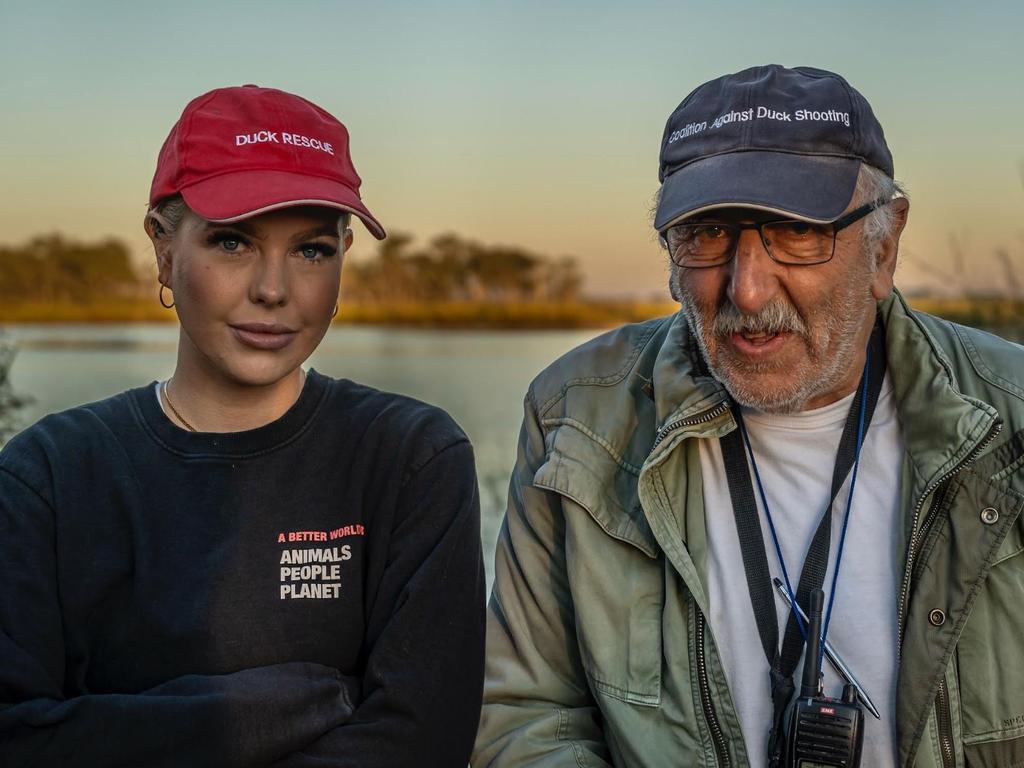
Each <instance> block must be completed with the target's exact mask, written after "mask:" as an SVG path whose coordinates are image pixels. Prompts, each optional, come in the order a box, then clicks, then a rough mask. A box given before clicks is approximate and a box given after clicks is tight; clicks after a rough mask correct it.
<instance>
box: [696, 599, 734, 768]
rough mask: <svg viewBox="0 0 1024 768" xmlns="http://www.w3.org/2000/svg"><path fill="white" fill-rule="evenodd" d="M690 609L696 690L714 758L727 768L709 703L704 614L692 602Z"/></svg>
mask: <svg viewBox="0 0 1024 768" xmlns="http://www.w3.org/2000/svg"><path fill="white" fill-rule="evenodd" d="M690 605H691V606H692V608H693V609H694V610H695V611H696V612H697V617H696V635H697V637H696V648H695V650H696V656H697V688H698V690H699V691H700V705H701V709H702V710H703V711H704V720H705V721H706V722H707V724H708V730H710V731H711V741H712V742H713V743H714V745H715V758H716V760H717V765H720V766H722V767H723V768H729V766H731V765H732V761H731V759H730V758H729V747H728V744H726V741H725V734H724V733H723V732H722V726H721V724H720V723H719V722H718V716H717V715H716V714H715V708H714V706H713V705H712V703H711V684H710V682H709V681H708V667H707V661H706V660H705V658H704V625H705V619H704V614H703V613H701V610H700V608H698V607H697V604H696V603H694V602H693V601H691V602H690Z"/></svg>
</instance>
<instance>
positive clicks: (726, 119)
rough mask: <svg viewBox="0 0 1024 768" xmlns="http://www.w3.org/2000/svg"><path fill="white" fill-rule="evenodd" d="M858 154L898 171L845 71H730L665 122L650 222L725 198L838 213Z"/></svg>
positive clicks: (829, 215) (661, 226) (720, 204)
mask: <svg viewBox="0 0 1024 768" xmlns="http://www.w3.org/2000/svg"><path fill="white" fill-rule="evenodd" d="M861 163H867V164H868V165H873V166H875V167H876V168H879V169H881V170H882V171H884V172H885V173H886V174H887V175H888V176H890V177H892V176H893V166H892V154H891V153H890V152H889V147H888V146H886V143H885V135H884V134H883V132H882V126H881V125H879V123H878V120H877V119H876V118H875V115H874V113H873V112H872V111H871V107H870V105H868V102H867V100H866V99H865V98H864V97H863V96H861V95H860V94H859V93H858V92H857V91H856V90H854V89H853V87H851V86H850V84H849V83H847V82H846V80H844V79H843V78H842V77H840V76H839V75H837V74H835V73H833V72H826V71H825V70H823V69H813V68H811V67H796V68H795V69H787V68H786V67H782V66H779V65H778V64H769V65H768V66H764V67H752V68H750V69H745V70H743V71H742V72H736V73H735V74H731V75H725V76H724V77H720V78H718V79H716V80H711V81H710V82H707V83H704V85H701V86H700V87H698V88H697V89H696V90H694V91H693V92H692V93H691V94H690V95H689V96H687V97H686V98H685V99H684V100H683V102H682V103H681V104H680V105H679V106H678V107H676V110H675V112H673V113H672V115H671V116H670V117H669V119H668V123H667V124H666V125H665V135H664V136H663V137H662V141H661V161H660V167H659V169H658V180H659V181H661V183H662V188H661V198H660V200H659V202H658V210H657V213H656V214H655V217H654V227H655V229H657V230H658V231H659V232H662V231H664V230H665V229H667V228H668V227H669V226H671V225H672V224H675V223H677V222H679V221H681V220H682V219H685V218H687V217H689V216H693V215H695V214H697V213H701V212H702V211H706V210H710V209H714V208H725V207H743V208H758V209H761V210H766V211H771V212H773V213H779V214H782V215H785V216H794V217H796V218H800V219H806V220H808V221H813V222H820V223H825V222H829V221H834V220H835V219H837V218H839V216H840V215H841V214H842V213H843V211H845V210H846V207H847V206H848V205H849V204H850V200H851V199H852V198H853V192H854V189H855V187H856V185H857V174H858V173H859V171H860V165H861Z"/></svg>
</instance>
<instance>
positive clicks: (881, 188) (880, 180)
mask: <svg viewBox="0 0 1024 768" xmlns="http://www.w3.org/2000/svg"><path fill="white" fill-rule="evenodd" d="M853 197H854V200H856V201H857V203H858V204H859V205H863V204H865V203H872V202H875V201H882V200H884V201H886V202H888V201H890V200H895V199H896V198H898V197H907V193H906V190H904V189H903V187H902V186H901V185H900V184H899V183H898V182H897V181H895V180H894V179H892V178H891V177H889V176H888V175H886V173H885V171H883V170H881V169H879V168H875V167H874V166H873V165H867V164H866V163H862V164H861V166H860V174H859V175H858V176H857V186H856V188H855V189H854V192H853ZM895 227H896V214H895V213H894V212H893V210H892V207H891V206H888V205H883V206H882V207H881V208H876V209H875V210H873V211H872V212H871V213H870V214H868V215H867V216H866V217H865V218H864V226H863V230H862V231H863V233H864V248H865V249H866V250H867V252H868V255H869V257H870V258H871V269H872V271H874V270H875V269H877V268H878V246H879V245H881V244H882V243H884V242H885V241H886V240H888V239H889V238H890V237H892V236H893V231H894V229H895Z"/></svg>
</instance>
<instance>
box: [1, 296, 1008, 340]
mask: <svg viewBox="0 0 1024 768" xmlns="http://www.w3.org/2000/svg"><path fill="white" fill-rule="evenodd" d="M909 301H910V303H911V305H912V306H914V307H915V308H917V309H920V310H922V311H924V312H929V313H931V314H934V315H939V316H940V317H945V318H947V319H950V320H953V321H955V322H959V323H963V324H965V325H972V326H982V327H988V328H1009V329H1017V332H1018V334H1020V335H1024V300H1020V299H1007V298H1001V297H996V298H983V297H966V298H936V297H911V298H910V299H909ZM677 309H678V304H676V303H674V302H672V301H624V300H610V299H590V300H579V301H572V302H540V301H536V302H487V301H445V302H435V303H426V302H391V303H353V302H349V303H345V302H343V303H342V306H341V309H340V311H339V313H338V317H337V318H336V320H335V323H336V324H340V325H376V326H394V327H403V328H450V329H456V328H458V329H478V330H559V329H565V330H571V329H577V328H579V329H583V328H607V327H611V326H615V325H620V324H622V323H630V322H639V321H642V320H647V319H649V318H652V317H659V316H663V315H668V314H671V313H673V312H675V311H676V310H677ZM176 320H177V316H176V315H175V314H174V312H173V310H166V309H163V308H162V307H161V306H160V305H159V304H158V303H157V302H156V300H155V299H140V298H136V299H115V300H110V301H107V302H104V303H102V304H88V303H85V304H83V303H74V302H68V301H60V302H24V303H8V304H5V305H3V306H0V325H17V324H28V323H32V324H44V323H54V324H56V323H61V324H111V323H173V322H175V321H176Z"/></svg>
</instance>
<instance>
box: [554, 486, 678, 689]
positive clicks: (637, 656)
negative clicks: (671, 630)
mask: <svg viewBox="0 0 1024 768" xmlns="http://www.w3.org/2000/svg"><path fill="white" fill-rule="evenodd" d="M562 507H563V509H564V510H565V519H566V567H567V570H568V575H569V581H570V584H571V585H572V592H573V604H574V606H575V609H576V639H577V642H578V643H579V650H580V657H581V659H582V661H583V667H584V669H585V670H586V673H587V678H588V680H589V682H590V685H591V688H592V689H593V691H594V693H595V694H600V695H601V696H607V697H611V698H613V699H618V700H620V701H624V702H627V703H629V704H638V705H641V706H649V707H655V706H658V705H659V704H660V703H661V649H662V641H661V638H662V611H663V607H664V561H663V560H662V559H661V558H651V557H650V556H648V555H647V554H645V553H644V552H642V551H641V550H640V549H638V548H637V547H635V546H633V545H632V544H630V543H627V542H625V541H622V540H620V539H615V538H612V537H610V536H609V535H608V534H607V533H606V532H605V531H604V529H603V528H602V527H601V526H599V525H598V524H597V523H596V522H595V520H594V519H593V518H592V516H591V514H590V513H589V512H588V511H587V510H586V509H584V508H583V507H581V506H580V505H579V504H578V503H577V502H575V501H573V500H572V499H568V498H565V499H564V500H563V502H562Z"/></svg>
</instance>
